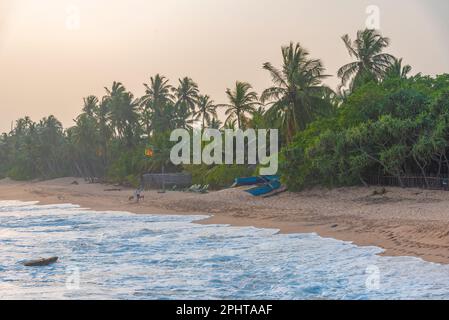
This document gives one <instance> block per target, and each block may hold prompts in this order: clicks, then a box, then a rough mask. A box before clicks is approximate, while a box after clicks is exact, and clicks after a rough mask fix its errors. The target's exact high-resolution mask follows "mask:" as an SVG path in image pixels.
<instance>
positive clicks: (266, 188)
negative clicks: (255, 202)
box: [245, 180, 282, 197]
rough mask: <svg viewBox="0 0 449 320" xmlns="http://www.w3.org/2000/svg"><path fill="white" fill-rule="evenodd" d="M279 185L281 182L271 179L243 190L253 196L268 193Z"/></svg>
mask: <svg viewBox="0 0 449 320" xmlns="http://www.w3.org/2000/svg"><path fill="white" fill-rule="evenodd" d="M281 186H282V184H281V183H280V182H279V180H273V181H270V182H268V183H265V184H263V185H261V186H258V187H254V188H251V189H248V190H245V192H248V193H250V194H252V195H253V196H255V197H259V196H263V195H265V194H269V193H270V192H273V191H274V190H277V189H279V188H280V187H281Z"/></svg>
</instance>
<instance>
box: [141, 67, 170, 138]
mask: <svg viewBox="0 0 449 320" xmlns="http://www.w3.org/2000/svg"><path fill="white" fill-rule="evenodd" d="M143 85H144V87H145V95H144V96H143V97H142V98H141V99H140V106H141V108H142V109H143V113H144V114H146V115H147V118H150V117H151V119H152V123H151V125H150V124H149V123H147V135H148V136H150V133H151V132H150V130H156V131H164V130H165V129H166V128H165V127H164V124H165V123H166V122H167V121H166V120H168V121H169V120H170V119H166V118H167V117H166V115H165V110H164V109H165V108H166V106H167V105H168V104H171V103H173V101H174V99H175V97H174V96H173V94H172V91H173V88H172V86H171V85H170V84H169V83H168V79H166V78H165V77H164V76H161V75H160V74H156V75H155V76H154V77H151V78H150V84H146V83H144V84H143ZM148 120H149V119H145V121H148Z"/></svg>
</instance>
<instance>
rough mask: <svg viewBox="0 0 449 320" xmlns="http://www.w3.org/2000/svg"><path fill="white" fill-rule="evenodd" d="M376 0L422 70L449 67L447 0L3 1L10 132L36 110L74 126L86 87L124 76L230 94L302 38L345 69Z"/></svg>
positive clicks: (397, 49)
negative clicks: (352, 40)
mask: <svg viewBox="0 0 449 320" xmlns="http://www.w3.org/2000/svg"><path fill="white" fill-rule="evenodd" d="M368 5H377V6H378V7H379V8H380V18H381V20H380V22H381V31H382V32H383V34H384V35H387V36H389V37H390V38H391V39H392V45H391V48H390V50H389V52H391V53H393V54H394V55H397V56H398V57H404V60H405V62H406V63H408V64H411V65H412V66H413V68H414V69H413V71H414V72H415V73H417V72H423V73H427V74H435V73H444V72H449V43H448V39H449V1H447V0H394V1H391V0H369V1H364V0H313V1H311V0H157V1H156V0H126V1H125V0H70V1H69V0H0V131H5V130H9V128H10V125H11V121H12V120H16V119H17V118H19V117H22V116H25V115H29V116H31V117H32V118H33V119H34V120H38V119H40V118H41V117H43V116H47V115H49V114H54V115H55V116H56V117H57V118H59V119H60V120H61V121H62V122H63V124H64V125H65V126H70V125H72V123H73V122H72V119H73V118H74V117H75V116H76V115H77V114H78V113H79V112H80V109H81V108H82V97H84V96H87V95H90V94H95V95H99V96H101V95H103V93H104V89H103V88H104V86H110V85H111V84H112V82H113V81H114V80H117V81H121V82H123V83H124V85H125V86H126V87H127V88H128V89H129V90H131V91H132V92H133V93H134V94H135V95H136V96H140V95H141V94H142V93H143V86H142V83H143V82H148V81H149V78H150V76H152V75H154V74H156V73H162V74H163V75H165V76H167V77H168V78H170V79H171V80H172V83H173V84H176V82H177V79H178V78H179V77H183V76H186V75H188V76H190V77H192V78H193V79H194V80H195V81H197V82H198V84H199V85H200V89H201V91H202V92H203V93H207V94H209V95H211V96H212V97H213V99H215V101H216V102H220V103H222V102H225V100H224V99H225V95H224V91H225V89H226V88H227V87H231V86H232V85H233V84H234V83H235V81H236V80H242V81H248V82H250V83H251V84H252V85H253V86H254V87H255V89H256V90H257V91H259V92H260V91H262V90H263V89H264V88H266V87H267V86H268V85H269V84H270V77H269V75H268V74H267V72H266V71H264V70H262V68H261V66H262V64H263V63H264V62H267V61H270V62H272V63H274V64H275V65H279V64H280V47H281V45H284V44H287V43H289V42H290V41H294V42H300V43H301V44H302V45H303V46H304V47H306V48H308V49H309V51H310V52H311V54H312V56H313V57H316V58H321V59H322V60H323V62H324V64H325V66H326V68H327V70H328V73H329V74H332V75H334V74H335V73H336V71H337V69H338V68H339V67H340V66H342V65H343V64H345V63H347V62H349V61H350V58H349V56H348V54H347V52H346V49H345V48H344V45H343V43H342V41H341V39H340V37H341V36H342V35H343V34H345V33H349V34H350V35H351V36H352V37H354V35H355V33H356V31H357V30H358V29H361V28H364V26H365V21H366V18H367V14H366V12H365V11H366V8H367V6H368ZM77 11H79V25H78V23H77V19H76V15H77ZM328 82H329V84H330V85H331V86H333V87H335V86H336V84H337V79H335V78H331V79H329V81H328Z"/></svg>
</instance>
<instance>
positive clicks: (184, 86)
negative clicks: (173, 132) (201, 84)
mask: <svg viewBox="0 0 449 320" xmlns="http://www.w3.org/2000/svg"><path fill="white" fill-rule="evenodd" d="M173 92H174V93H175V99H176V103H175V107H176V114H177V118H178V122H179V123H180V127H181V128H185V129H191V125H192V124H193V122H194V118H193V117H194V113H195V110H196V105H197V103H198V95H199V89H198V85H197V84H196V83H195V82H194V81H193V80H192V79H191V78H189V77H185V78H183V79H179V85H178V87H177V88H174V89H173Z"/></svg>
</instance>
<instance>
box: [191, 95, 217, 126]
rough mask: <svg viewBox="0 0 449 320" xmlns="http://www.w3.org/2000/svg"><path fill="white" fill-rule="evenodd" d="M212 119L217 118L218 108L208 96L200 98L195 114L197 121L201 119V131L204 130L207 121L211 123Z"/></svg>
mask: <svg viewBox="0 0 449 320" xmlns="http://www.w3.org/2000/svg"><path fill="white" fill-rule="evenodd" d="M212 117H215V118H216V117H217V106H216V105H215V103H214V101H213V100H212V99H211V98H210V97H209V96H208V95H200V96H199V97H198V110H197V111H196V112H195V120H197V121H198V120H200V119H201V130H204V128H205V124H206V121H207V122H210V121H211V118H212Z"/></svg>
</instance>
